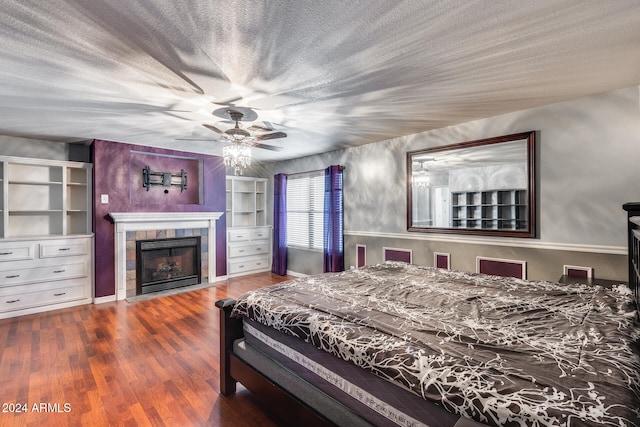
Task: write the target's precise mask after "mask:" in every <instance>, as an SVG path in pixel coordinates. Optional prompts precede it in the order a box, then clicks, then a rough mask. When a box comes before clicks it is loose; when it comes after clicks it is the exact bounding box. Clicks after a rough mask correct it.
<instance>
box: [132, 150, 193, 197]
mask: <svg viewBox="0 0 640 427" xmlns="http://www.w3.org/2000/svg"><path fill="white" fill-rule="evenodd" d="M129 158H130V162H131V163H130V165H129V171H130V172H131V180H130V181H129V187H130V188H129V194H130V195H131V204H132V205H140V204H142V205H148V204H154V205H166V204H167V201H170V202H171V204H174V205H194V204H199V203H200V183H199V182H198V180H199V179H200V178H199V177H200V173H199V172H200V163H201V162H200V160H199V159H194V158H184V157H175V156H167V155H157V154H155V153H140V152H133V151H132V152H131V154H130V156H129ZM145 166H149V168H150V169H151V170H152V171H156V172H171V173H180V170H182V169H184V170H185V172H186V173H187V189H186V190H185V191H182V192H181V191H180V188H179V187H174V186H172V187H170V188H165V187H162V186H152V187H150V188H149V191H146V189H145V191H140V189H141V188H142V169H143V168H144V167H145ZM165 190H167V193H165Z"/></svg>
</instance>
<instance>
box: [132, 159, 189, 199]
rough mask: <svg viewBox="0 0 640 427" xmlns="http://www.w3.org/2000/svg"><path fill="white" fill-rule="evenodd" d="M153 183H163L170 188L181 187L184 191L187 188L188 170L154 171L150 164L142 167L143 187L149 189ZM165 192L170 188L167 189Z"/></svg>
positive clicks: (162, 184)
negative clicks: (174, 171) (176, 171)
mask: <svg viewBox="0 0 640 427" xmlns="http://www.w3.org/2000/svg"><path fill="white" fill-rule="evenodd" d="M152 185H161V186H163V187H166V188H169V187H171V186H175V187H180V192H181V193H182V192H183V191H184V190H186V189H187V172H186V171H185V170H184V169H181V170H180V172H178V173H172V172H159V171H152V170H151V168H150V167H149V166H145V167H144V168H142V187H143V188H146V189H147V191H149V188H150V187H151V186H152ZM164 192H165V193H168V192H169V190H168V189H165V190H164Z"/></svg>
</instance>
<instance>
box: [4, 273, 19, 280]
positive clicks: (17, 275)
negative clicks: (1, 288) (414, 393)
mask: <svg viewBox="0 0 640 427" xmlns="http://www.w3.org/2000/svg"><path fill="white" fill-rule="evenodd" d="M16 277H20V275H19V274H12V275H11V276H6V278H7V279H15V278H16Z"/></svg>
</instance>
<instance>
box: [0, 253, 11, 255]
mask: <svg viewBox="0 0 640 427" xmlns="http://www.w3.org/2000/svg"><path fill="white" fill-rule="evenodd" d="M0 255H13V252H0Z"/></svg>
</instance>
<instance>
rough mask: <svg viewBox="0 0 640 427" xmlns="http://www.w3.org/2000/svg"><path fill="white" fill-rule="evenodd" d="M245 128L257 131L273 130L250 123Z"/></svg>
mask: <svg viewBox="0 0 640 427" xmlns="http://www.w3.org/2000/svg"><path fill="white" fill-rule="evenodd" d="M247 130H252V131H258V132H273V128H268V127H265V126H258V125H251V126H249V127H248V128H247Z"/></svg>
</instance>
